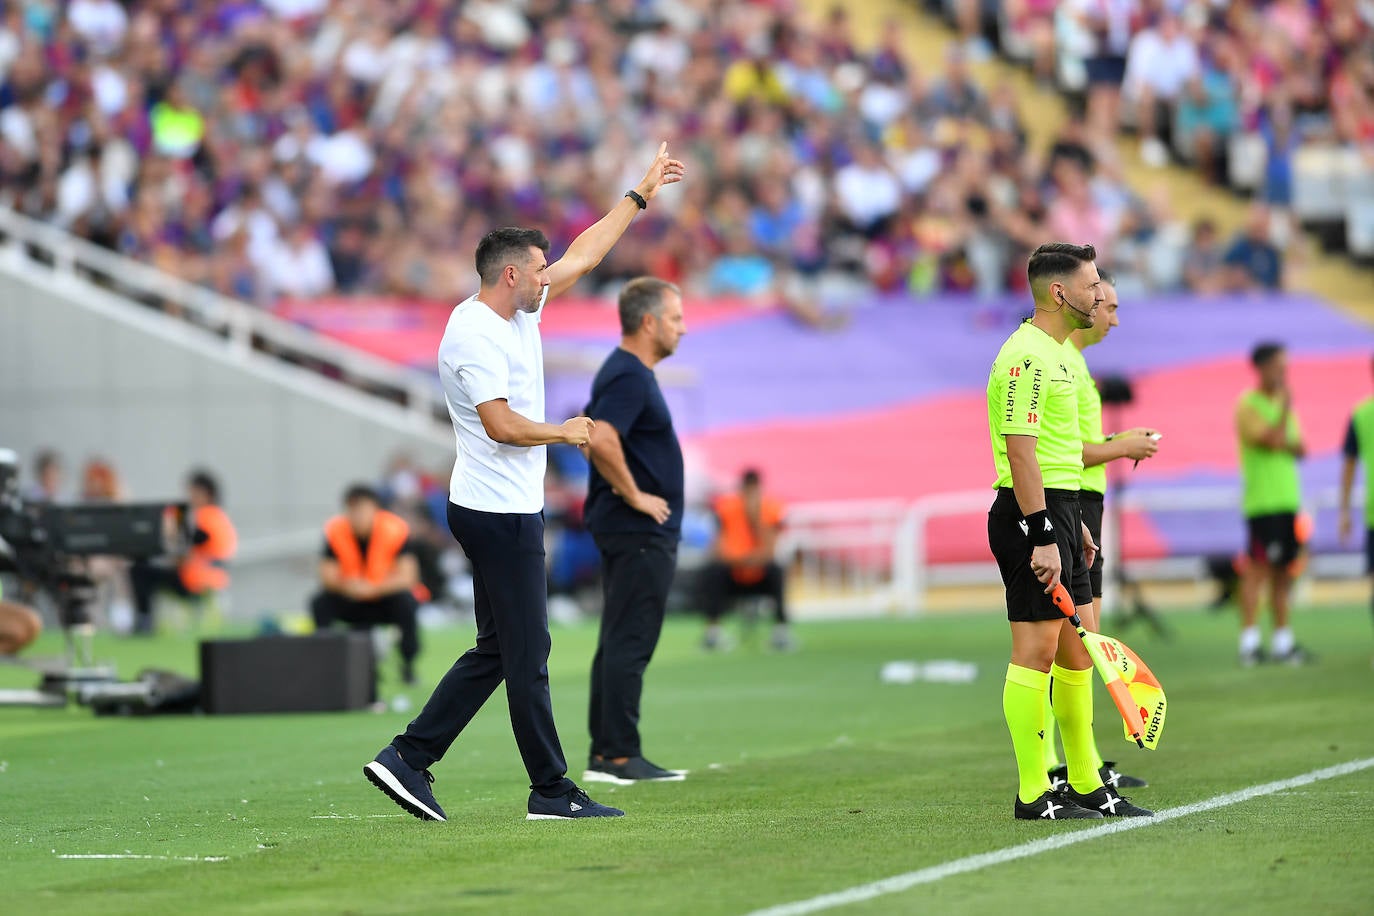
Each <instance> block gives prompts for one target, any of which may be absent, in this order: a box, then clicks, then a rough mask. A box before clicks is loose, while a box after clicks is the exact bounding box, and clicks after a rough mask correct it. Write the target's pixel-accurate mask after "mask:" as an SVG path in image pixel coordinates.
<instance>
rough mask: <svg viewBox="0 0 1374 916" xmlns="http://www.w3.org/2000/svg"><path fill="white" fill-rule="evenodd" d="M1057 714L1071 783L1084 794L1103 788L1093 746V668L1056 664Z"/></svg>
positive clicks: (1055, 698) (1054, 672)
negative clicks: (1067, 666) (1071, 667)
mask: <svg viewBox="0 0 1374 916" xmlns="http://www.w3.org/2000/svg"><path fill="white" fill-rule="evenodd" d="M1050 676H1051V677H1053V678H1054V717H1055V719H1057V720H1058V721H1059V734H1060V735H1061V736H1062V737H1063V739H1064V760H1065V761H1066V762H1067V763H1068V765H1069V785H1070V786H1072V787H1073V790H1074V791H1075V792H1080V793H1082V794H1084V795H1086V794H1088V793H1089V792H1093V791H1096V790H1097V789H1099V788H1101V787H1102V777H1101V776H1100V775H1098V772H1097V767H1098V764H1097V749H1096V748H1095V747H1094V746H1093V682H1092V676H1093V669H1091V668H1085V669H1083V670H1082V671H1072V670H1070V669H1068V668H1061V667H1059V666H1058V665H1054V666H1053V667H1051V668H1050Z"/></svg>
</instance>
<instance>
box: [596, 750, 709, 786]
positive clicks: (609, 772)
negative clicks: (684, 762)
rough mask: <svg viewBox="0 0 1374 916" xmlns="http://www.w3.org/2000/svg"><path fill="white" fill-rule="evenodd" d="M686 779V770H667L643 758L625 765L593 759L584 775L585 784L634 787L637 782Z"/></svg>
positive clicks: (628, 761)
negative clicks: (596, 783) (600, 783)
mask: <svg viewBox="0 0 1374 916" xmlns="http://www.w3.org/2000/svg"><path fill="white" fill-rule="evenodd" d="M686 778H687V771H686V770H665V769H664V768H663V767H661V766H659V765H658V764H656V763H651V762H650V761H648V760H646V759H644V758H643V757H631V758H630V759H629V760H626V761H625V762H624V763H612V762H611V761H610V760H607V759H605V758H602V759H600V760H597V759H596V758H595V757H593V758H592V759H590V760H588V761H587V771H586V772H585V773H583V774H582V781H583V782H608V783H611V784H612V785H617V786H632V785H634V784H635V783H637V782H682V781H683V780H684V779H686Z"/></svg>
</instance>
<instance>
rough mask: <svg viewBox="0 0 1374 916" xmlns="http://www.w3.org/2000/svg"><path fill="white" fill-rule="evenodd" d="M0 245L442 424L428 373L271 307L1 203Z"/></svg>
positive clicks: (238, 352) (416, 422)
mask: <svg viewBox="0 0 1374 916" xmlns="http://www.w3.org/2000/svg"><path fill="white" fill-rule="evenodd" d="M0 237H3V238H0V251H3V252H4V256H5V257H8V258H11V259H16V260H17V261H18V263H21V264H22V263H23V262H25V261H28V262H38V263H40V264H44V265H46V266H47V267H49V268H51V269H52V270H53V271H54V272H55V273H56V274H57V275H58V276H59V277H61V276H66V277H81V278H84V279H87V280H90V281H92V282H95V283H97V284H99V285H101V286H104V287H107V288H109V289H111V290H113V291H115V292H118V293H120V294H121V295H124V296H127V297H129V298H131V299H134V300H137V301H139V302H141V303H143V304H144V305H147V306H150V307H154V308H159V309H163V310H165V311H167V312H168V313H170V314H173V315H177V316H179V317H180V318H182V319H183V320H184V321H186V322H187V323H188V324H191V325H194V326H196V327H199V328H201V329H203V330H205V331H207V332H209V333H212V334H216V335H218V336H219V337H221V338H223V339H224V340H225V342H226V344H227V349H228V351H229V353H230V354H232V355H235V356H237V357H238V358H240V359H245V360H246V359H247V358H248V357H249V356H250V354H252V353H255V352H256V353H259V354H265V355H270V356H274V357H276V358H278V359H281V360H283V361H286V362H290V363H294V364H297V365H301V364H304V365H307V366H310V367H313V368H315V369H316V370H317V371H319V372H320V373H321V374H323V375H327V376H329V377H332V378H336V379H338V380H339V381H341V382H344V383H345V384H348V385H349V386H351V387H353V388H355V389H357V390H359V391H363V392H366V393H368V394H371V395H373V396H375V397H377V398H380V399H383V400H385V401H388V402H390V403H393V404H396V405H398V406H401V407H403V408H404V409H405V410H406V413H407V415H408V416H409V417H410V422H411V424H412V425H413V426H414V427H415V428H416V429H417V430H418V429H426V430H428V429H433V428H434V427H435V426H436V425H437V424H442V426H445V427H446V426H447V425H448V411H447V408H446V407H445V405H444V401H443V395H442V393H441V392H440V391H439V389H438V386H436V385H435V384H434V381H433V378H432V374H431V373H424V372H417V371H412V370H410V369H406V368H404V367H402V366H398V365H396V364H394V363H390V362H387V361H386V360H383V359H379V358H377V357H375V356H372V355H370V354H368V353H365V352H363V351H361V350H356V349H353V348H351V347H346V346H343V345H341V344H339V343H337V342H335V341H332V340H329V339H328V338H326V337H322V336H320V335H318V334H316V333H315V332H314V331H311V330H309V329H307V328H303V327H301V326H299V325H296V324H292V323H291V322H289V321H285V320H283V319H281V318H278V317H277V316H276V315H273V314H272V313H271V312H268V311H265V310H263V309H261V308H258V307H255V306H252V305H249V304H248V303H246V302H240V301H238V300H236V299H231V298H229V297H227V296H222V295H220V294H219V293H216V292H214V291H213V290H209V289H206V288H205V287H203V286H197V285H196V284H194V283H191V282H189V281H186V280H183V279H181V278H179V277H175V276H172V275H171V274H169V273H166V272H164V271H162V270H159V269H157V268H155V267H152V266H150V265H148V264H143V263H141V262H139V261H135V260H133V259H132V258H127V257H125V256H124V255H121V254H117V253H115V252H113V251H110V250H108V249H105V248H101V247H100V246H99V245H95V244H93V243H91V242H89V241H86V240H85V239H82V238H78V237H77V236H74V235H72V234H70V233H68V232H65V231H63V230H62V229H59V228H57V227H56V226H52V225H49V224H47V223H43V222H39V221H38V220H35V219H31V218H29V217H27V216H23V215H22V214H19V213H17V212H15V211H14V210H12V209H10V208H7V207H0Z"/></svg>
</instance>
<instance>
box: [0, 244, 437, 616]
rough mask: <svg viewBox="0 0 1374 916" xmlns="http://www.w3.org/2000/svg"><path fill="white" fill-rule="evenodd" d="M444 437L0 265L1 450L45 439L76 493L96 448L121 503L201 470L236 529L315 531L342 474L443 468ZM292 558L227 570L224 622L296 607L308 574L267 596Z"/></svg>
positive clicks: (145, 314) (303, 375) (94, 295)
mask: <svg viewBox="0 0 1374 916" xmlns="http://www.w3.org/2000/svg"><path fill="white" fill-rule="evenodd" d="M450 437H451V433H448V432H447V431H446V430H444V429H443V428H442V427H441V426H440V425H439V424H426V425H424V426H422V427H420V426H418V421H417V420H416V419H415V418H414V417H413V416H411V415H408V414H407V413H406V411H405V410H403V409H402V408H400V407H393V406H391V405H389V404H385V403H381V402H378V401H377V400H376V399H373V398H370V397H368V396H366V395H363V394H360V393H358V392H356V391H354V390H352V389H349V388H347V387H346V386H344V385H342V384H340V383H337V382H333V381H330V380H328V379H324V378H321V377H319V376H318V375H316V374H314V373H311V372H308V371H306V370H302V369H298V368H295V367H292V366H288V365H284V364H281V363H279V362H278V361H276V360H273V359H271V358H269V357H265V356H262V355H260V354H254V353H246V354H239V353H234V352H232V351H231V350H230V349H229V347H228V345H227V343H226V342H225V341H223V340H221V339H220V338H218V337H216V336H215V335H213V334H211V333H209V332H207V331H204V330H202V329H199V328H196V327H193V326H190V325H188V324H186V323H184V322H182V321H179V320H177V319H173V318H170V317H168V316H166V315H163V314H161V313H158V312H155V311H152V310H150V309H147V308H144V307H142V306H140V305H138V304H136V303H133V302H130V301H129V300H126V299H124V298H123V297H120V296H118V295H115V294H113V293H111V292H109V291H107V290H104V289H100V288H98V287H96V286H94V285H92V284H90V283H87V282H86V281H84V280H81V279H80V278H77V277H74V276H71V275H59V274H55V273H52V272H50V271H49V270H47V269H46V268H44V267H41V266H39V265H34V264H14V263H10V264H3V265H0V447H9V448H13V449H15V450H16V451H18V452H19V453H20V455H21V458H22V460H23V461H24V462H25V464H26V467H25V473H26V475H27V473H28V467H27V465H28V462H29V461H30V460H31V458H32V456H33V454H34V453H35V451H37V450H38V449H41V448H45V447H47V448H55V449H57V450H59V451H60V452H61V453H62V454H63V455H64V456H65V458H66V460H67V462H68V485H69V487H70V488H71V489H72V490H74V489H75V487H76V486H77V485H78V483H79V481H78V480H77V479H76V478H77V477H78V476H79V473H80V468H81V466H82V465H83V464H84V462H85V461H86V459H88V458H90V457H92V456H101V457H103V458H106V459H108V460H109V461H111V462H112V463H113V464H114V466H115V468H116V469H117V470H118V472H119V474H120V476H121V478H122V480H123V481H124V483H125V485H126V486H127V487H128V489H129V491H130V494H131V496H132V498H134V499H140V500H152V499H164V498H179V496H180V493H181V481H182V479H183V478H184V476H185V474H186V472H187V470H188V469H190V468H192V467H201V466H203V467H206V468H210V469H211V470H213V471H214V472H216V473H217V474H218V475H219V476H220V479H221V481H222V485H223V487H224V491H225V505H226V508H227V509H228V511H229V512H230V515H231V517H232V518H233V519H234V521H235V523H236V524H237V526H238V528H239V531H240V535H241V536H242V537H243V538H245V539H246V540H249V541H251V540H253V539H255V538H256V539H259V540H261V539H263V538H265V537H269V536H272V540H278V541H279V540H281V536H282V535H289V534H291V533H300V534H304V533H305V532H308V531H309V530H310V529H312V528H317V527H318V526H319V524H320V523H321V522H322V520H323V519H324V518H325V517H326V516H327V515H328V514H330V513H331V512H333V511H335V510H336V506H337V505H338V498H339V493H340V491H341V490H342V488H343V487H344V486H345V485H346V484H348V483H349V482H350V481H354V480H358V479H374V478H375V477H376V476H377V475H378V473H379V472H380V471H381V469H382V468H383V466H384V465H385V463H386V461H387V460H388V458H389V457H390V456H391V455H393V454H394V453H396V452H397V451H399V450H407V451H409V452H411V453H412V454H414V455H415V456H416V458H417V459H419V460H420V461H422V462H423V463H424V465H425V466H426V467H432V468H435V469H438V468H442V467H444V466H445V465H446V464H448V463H450V462H451V461H452V457H451V449H452V444H451V441H450ZM287 540H290V538H287ZM297 541H298V542H301V543H304V541H305V539H304V538H297ZM285 552H287V551H284V553H285ZM303 552H304V548H303V547H301V548H297V549H296V551H295V553H296V557H295V562H287V560H288V558H287V557H285V556H283V557H281V558H279V559H278V558H274V557H271V556H269V557H261V556H259V557H258V558H257V559H256V560H252V561H248V562H246V563H245V564H244V565H243V567H242V568H240V569H238V570H236V587H235V589H234V593H233V594H231V596H230V603H231V604H232V606H233V608H234V611H235V614H236V616H237V615H243V614H253V613H256V612H257V611H258V610H265V609H275V608H282V607H296V606H299V605H300V601H301V596H302V595H303V594H304V593H305V591H307V590H308V589H309V588H310V586H311V583H310V582H309V581H308V580H307V581H305V582H302V583H300V587H299V588H297V589H294V590H293V592H292V593H291V594H285V593H282V594H278V593H279V592H284V591H286V590H287V589H286V583H288V582H293V581H294V579H295V577H296V576H297V575H298V572H299V570H300V569H301V566H302V564H301V562H300V560H301V559H302V558H301V554H302V553H303ZM259 553H261V552H259ZM245 560H248V558H245ZM254 575H258V576H260V577H261V576H267V577H268V578H269V579H270V580H271V581H270V582H266V581H265V582H258V583H255V582H253V581H252V579H253V576H254Z"/></svg>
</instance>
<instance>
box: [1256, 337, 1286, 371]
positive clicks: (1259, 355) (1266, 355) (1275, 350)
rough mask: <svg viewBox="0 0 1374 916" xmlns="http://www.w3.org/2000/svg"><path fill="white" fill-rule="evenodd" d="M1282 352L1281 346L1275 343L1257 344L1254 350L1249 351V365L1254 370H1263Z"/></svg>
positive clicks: (1268, 341)
mask: <svg viewBox="0 0 1374 916" xmlns="http://www.w3.org/2000/svg"><path fill="white" fill-rule="evenodd" d="M1282 352H1283V344H1281V343H1278V342H1277V341H1273V340H1266V341H1264V342H1263V343H1257V344H1255V349H1253V350H1251V351H1250V365H1252V366H1254V367H1255V368H1256V369H1263V368H1264V367H1265V366H1267V365H1269V363H1270V362H1272V361H1273V359H1274V357H1276V356H1278V355H1279V354H1280V353H1282Z"/></svg>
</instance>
